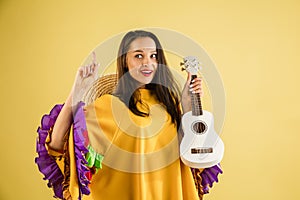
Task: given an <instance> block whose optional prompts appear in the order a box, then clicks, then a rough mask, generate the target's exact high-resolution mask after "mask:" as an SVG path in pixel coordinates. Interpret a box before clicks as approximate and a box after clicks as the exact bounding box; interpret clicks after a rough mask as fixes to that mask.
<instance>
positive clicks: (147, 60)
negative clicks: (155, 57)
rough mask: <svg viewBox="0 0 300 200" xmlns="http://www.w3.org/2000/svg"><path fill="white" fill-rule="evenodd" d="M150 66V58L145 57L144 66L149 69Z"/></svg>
mask: <svg viewBox="0 0 300 200" xmlns="http://www.w3.org/2000/svg"><path fill="white" fill-rule="evenodd" d="M149 64H150V58H148V57H146V56H145V57H144V58H143V61H142V65H143V66H145V67H148V66H149Z"/></svg>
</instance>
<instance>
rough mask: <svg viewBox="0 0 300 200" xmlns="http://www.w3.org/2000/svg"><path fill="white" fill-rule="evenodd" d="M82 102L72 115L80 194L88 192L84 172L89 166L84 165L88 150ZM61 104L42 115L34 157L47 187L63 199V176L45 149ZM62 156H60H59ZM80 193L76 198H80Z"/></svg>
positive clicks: (54, 159)
mask: <svg viewBox="0 0 300 200" xmlns="http://www.w3.org/2000/svg"><path fill="white" fill-rule="evenodd" d="M83 106H84V103H82V102H80V103H79V104H78V106H77V110H76V112H75V115H74V117H73V133H74V148H75V149H74V151H75V152H74V153H75V162H76V169H77V176H78V185H79V190H80V193H81V194H86V195H88V194H90V189H89V187H88V184H89V183H90V181H89V180H88V178H87V176H86V173H87V172H89V168H88V167H87V166H86V164H87V161H86V159H85V154H86V153H87V152H88V149H87V148H86V146H87V144H88V141H87V129H86V124H85V117H84V111H83ZM62 107H63V105H55V106H54V107H53V108H52V110H51V111H50V114H48V115H47V114H46V115H44V116H43V117H42V122H41V126H40V127H39V128H38V130H37V132H38V138H37V143H36V151H37V153H38V157H36V158H35V163H36V164H37V165H38V168H39V171H40V172H41V173H42V174H44V176H45V177H44V180H48V181H49V182H48V187H49V188H53V190H54V194H55V195H54V197H56V198H60V199H63V181H64V176H63V173H62V172H61V170H60V168H59V167H58V165H57V163H56V159H57V158H55V157H54V156H51V155H49V154H48V150H47V147H46V145H47V141H46V139H47V137H48V135H49V134H51V131H52V128H53V126H54V124H55V121H56V119H57V117H58V114H59V113H60V111H61V109H62ZM61 157H62V156H61ZM81 194H80V195H79V197H78V199H81Z"/></svg>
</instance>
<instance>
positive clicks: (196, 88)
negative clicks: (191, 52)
mask: <svg viewBox="0 0 300 200" xmlns="http://www.w3.org/2000/svg"><path fill="white" fill-rule="evenodd" d="M191 77H192V76H191V73H190V72H188V77H187V81H186V83H185V85H184V88H183V91H182V95H181V106H182V110H183V113H186V112H188V111H191V109H192V106H191V95H190V92H193V93H199V94H200V97H203V90H202V79H201V78H199V77H197V78H195V79H194V80H193V82H192V83H191V79H192V78H191Z"/></svg>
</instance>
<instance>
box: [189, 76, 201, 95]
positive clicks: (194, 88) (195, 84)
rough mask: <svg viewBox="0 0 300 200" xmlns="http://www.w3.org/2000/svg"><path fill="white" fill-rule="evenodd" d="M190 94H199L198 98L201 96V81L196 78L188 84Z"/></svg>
mask: <svg viewBox="0 0 300 200" xmlns="http://www.w3.org/2000/svg"><path fill="white" fill-rule="evenodd" d="M189 91H190V92H192V93H194V94H195V93H199V94H200V96H203V90H202V79H201V78H199V77H197V78H195V79H194V80H193V81H192V83H191V84H190V89H189Z"/></svg>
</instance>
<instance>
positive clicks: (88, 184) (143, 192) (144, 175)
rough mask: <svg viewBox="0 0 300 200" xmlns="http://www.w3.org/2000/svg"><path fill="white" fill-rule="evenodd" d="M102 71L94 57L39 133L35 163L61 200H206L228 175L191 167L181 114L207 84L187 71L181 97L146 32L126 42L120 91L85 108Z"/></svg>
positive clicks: (120, 57)
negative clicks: (182, 146) (183, 153)
mask: <svg viewBox="0 0 300 200" xmlns="http://www.w3.org/2000/svg"><path fill="white" fill-rule="evenodd" d="M98 69H99V65H98V64H97V63H96V58H95V54H94V61H93V63H92V64H91V65H89V66H84V67H81V68H79V70H78V73H77V75H76V79H75V82H74V85H73V88H72V90H71V93H70V95H69V97H68V98H67V100H66V102H65V104H64V105H56V106H55V107H54V108H53V109H52V111H51V112H50V114H49V115H45V116H44V117H43V119H42V125H41V127H39V129H38V133H39V138H38V140H37V152H38V153H39V156H38V157H37V158H36V163H37V164H38V167H39V170H40V171H41V172H42V173H43V174H44V175H45V179H47V180H49V183H48V186H49V187H52V188H53V189H54V192H55V196H56V197H58V198H63V199H81V198H83V199H94V200H100V199H105V200H109V199H112V200H114V199H118V200H148V199H154V200H165V199H166V200H167V199H172V200H191V199H202V196H203V194H204V193H207V192H208V186H210V187H212V184H213V182H214V181H217V175H218V174H219V173H222V171H221V169H220V167H219V165H217V166H214V167H211V168H208V169H191V168H189V167H188V166H185V165H184V164H183V163H182V162H181V160H180V156H179V151H178V145H179V138H180V137H178V136H179V135H180V134H179V132H180V131H178V130H180V121H181V115H182V114H183V113H185V112H187V111H190V109H191V106H190V105H191V103H190V101H191V99H190V95H189V92H194V93H200V95H202V87H201V79H200V78H197V79H195V80H194V81H193V82H192V83H190V82H191V76H190V74H188V78H187V81H186V84H185V86H184V89H183V91H182V93H181V96H180V92H179V90H178V86H177V84H176V82H175V81H174V78H173V76H172V74H171V71H170V69H169V68H168V65H167V62H166V59H165V56H164V52H163V49H162V46H161V44H160V42H159V40H158V39H157V37H156V36H155V35H154V34H153V33H150V32H146V31H140V30H139V31H130V32H128V33H127V34H126V35H125V36H124V37H123V40H122V41H121V44H120V48H119V52H118V58H117V76H118V84H117V86H116V89H115V90H114V92H113V93H112V94H111V95H110V94H105V95H103V96H101V97H99V98H97V99H96V100H95V101H94V102H93V103H91V104H89V105H84V103H83V102H82V99H83V95H84V94H85V92H86V91H87V90H88V89H89V88H90V87H91V86H92V84H93V82H94V81H95V80H97V78H98V77H97V74H98ZM71 128H72V131H71V132H72V133H71V134H70V133H69V132H70V131H69V130H70V129H71Z"/></svg>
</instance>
